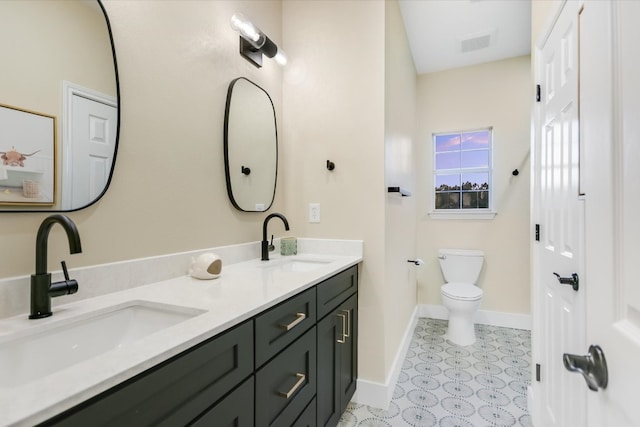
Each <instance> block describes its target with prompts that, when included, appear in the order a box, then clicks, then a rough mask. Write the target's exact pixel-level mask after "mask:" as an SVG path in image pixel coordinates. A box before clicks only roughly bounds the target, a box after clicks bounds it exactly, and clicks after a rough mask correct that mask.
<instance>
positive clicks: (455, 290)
mask: <svg viewBox="0 0 640 427" xmlns="http://www.w3.org/2000/svg"><path fill="white" fill-rule="evenodd" d="M442 294H443V295H445V296H447V297H449V298H451V299H455V300H459V301H476V300H479V299H481V298H482V289H480V288H479V287H477V286H476V285H472V284H469V283H446V284H444V285H442Z"/></svg>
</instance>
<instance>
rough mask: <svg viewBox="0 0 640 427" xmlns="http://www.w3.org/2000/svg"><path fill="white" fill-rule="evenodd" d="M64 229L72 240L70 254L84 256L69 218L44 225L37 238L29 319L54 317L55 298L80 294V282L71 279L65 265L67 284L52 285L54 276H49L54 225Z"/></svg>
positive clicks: (50, 218) (56, 217)
mask: <svg viewBox="0 0 640 427" xmlns="http://www.w3.org/2000/svg"><path fill="white" fill-rule="evenodd" d="M55 223H58V224H60V225H61V226H62V228H64V231H66V233H67V238H68V239H69V251H70V252H71V253H72V254H77V253H80V252H82V245H81V244H80V234H79V233H78V229H77V228H76V225H75V224H74V223H73V221H71V219H70V218H69V217H67V216H65V215H60V214H56V215H51V216H48V217H46V218H45V219H44V221H42V224H40V228H39V229H38V234H37V236H36V274H32V275H31V314H30V315H29V319H41V318H43V317H49V316H51V298H52V297H58V296H61V295H69V294H75V293H76V292H78V282H76V281H75V280H70V279H69V273H68V272H67V266H66V264H65V262H64V261H62V269H63V270H64V277H65V280H63V281H61V282H55V283H51V273H49V272H47V239H48V238H49V230H51V227H52V226H53V224H55Z"/></svg>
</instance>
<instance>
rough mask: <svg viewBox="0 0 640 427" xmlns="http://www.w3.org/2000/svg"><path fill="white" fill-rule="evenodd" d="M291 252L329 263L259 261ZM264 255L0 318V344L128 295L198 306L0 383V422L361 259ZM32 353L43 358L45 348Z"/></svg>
mask: <svg viewBox="0 0 640 427" xmlns="http://www.w3.org/2000/svg"><path fill="white" fill-rule="evenodd" d="M296 257H297V258H299V259H317V260H325V261H330V262H327V263H324V264H319V266H318V267H317V268H316V269H314V270H312V271H307V272H290V271H282V270H278V269H277V268H265V266H266V265H269V266H273V265H274V264H277V263H279V262H283V261H285V259H286V260H293V259H296ZM271 258H272V260H271V261H269V262H268V264H267V262H262V261H260V260H259V259H254V260H250V261H245V262H239V263H236V264H232V265H228V266H224V267H223V269H222V274H221V276H220V277H219V278H217V279H214V280H198V279H194V278H191V277H189V276H182V277H178V278H174V279H170V280H165V281H160V282H157V283H152V284H149V285H145V286H140V287H136V288H131V289H127V290H123V291H119V292H114V293H111V294H106V295H102V296H98V297H95V298H90V299H85V300H82V301H78V302H73V303H69V304H65V305H60V306H57V307H54V308H53V316H51V317H49V318H46V319H39V320H29V319H28V318H27V315H26V314H24V315H21V316H15V317H11V318H8V319H3V320H0V331H2V332H0V345H1V344H2V342H4V341H7V340H9V339H11V337H15V336H23V335H28V334H29V333H30V331H33V330H34V328H43V327H45V328H46V327H55V325H58V324H61V323H62V324H64V323H65V321H67V322H69V321H71V320H72V319H73V318H76V317H77V316H81V315H83V314H87V313H93V312H96V311H99V310H104V309H106V308H108V307H111V306H114V305H118V304H124V303H127V302H130V301H150V302H155V303H160V304H171V305H177V306H183V307H188V308H193V309H200V310H203V311H204V313H203V314H200V315H198V316H196V317H193V318H190V319H187V320H185V321H183V322H181V323H178V324H176V325H174V326H171V327H169V328H166V329H163V330H160V331H159V332H156V333H153V334H151V335H148V336H146V337H144V338H142V339H140V340H138V341H136V342H133V343H130V344H126V345H123V346H121V347H120V348H116V349H114V350H110V351H108V352H106V353H103V354H101V355H99V356H96V357H93V358H91V359H88V360H85V361H83V362H80V363H78V364H75V365H72V366H70V367H65V366H60V368H59V370H57V371H56V372H53V373H51V374H50V375H47V376H46V377H44V378H42V379H38V380H35V381H32V382H29V383H26V384H23V385H20V386H18V387H11V388H6V387H5V388H2V387H1V386H0V425H1V426H9V425H11V426H14V425H15V426H31V425H34V424H36V423H38V422H42V421H44V420H46V419H48V418H50V417H52V416H54V415H56V414H58V413H60V412H63V411H64V410H66V409H69V408H71V407H73V406H75V405H77V404H79V403H81V402H83V401H85V400H87V399H88V398H90V397H92V396H95V395H97V394H99V393H101V392H103V391H105V390H107V389H109V388H111V387H112V386H114V385H116V384H118V383H121V382H123V381H125V380H127V379H129V378H131V377H133V376H135V375H137V374H139V373H141V372H143V371H145V370H147V369H148V368H151V367H152V366H154V365H157V364H158V363H160V362H162V361H164V360H167V359H169V358H171V357H172V356H175V355H177V354H179V353H181V352H183V351H184V350H186V349H188V348H190V347H192V346H193V345H195V344H198V343H200V342H202V341H204V340H206V339H208V338H211V337H213V336H215V335H217V334H219V333H220V332H223V331H225V330H226V329H228V328H230V327H232V326H234V325H237V324H239V323H241V322H242V321H244V320H246V319H249V318H251V317H252V316H254V315H256V314H257V313H260V312H261V311H264V310H265V309H267V308H269V307H272V306H273V305H275V304H277V303H279V302H282V301H284V300H286V299H287V298H289V297H291V296H293V295H295V294H297V293H299V292H301V291H303V290H305V289H307V288H310V287H312V286H313V285H315V284H317V283H319V282H321V281H323V280H324V279H327V278H328V277H331V276H332V275H334V274H335V273H337V272H339V271H342V270H344V269H346V268H348V267H350V266H352V265H355V264H357V263H359V262H360V261H362V255H361V254H360V255H327V254H309V253H307V254H304V255H297V256H293V257H280V256H279V255H271ZM85 285H86V284H85ZM62 298H64V297H62ZM40 356H41V357H43V358H46V357H47V355H46V353H45V354H41V355H40ZM17 363H20V362H19V361H18V362H17ZM5 369H11V367H10V366H0V374H1V372H2V370H5Z"/></svg>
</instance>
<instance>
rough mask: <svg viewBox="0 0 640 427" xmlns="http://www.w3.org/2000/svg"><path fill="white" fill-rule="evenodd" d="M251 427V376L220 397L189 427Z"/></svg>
mask: <svg viewBox="0 0 640 427" xmlns="http://www.w3.org/2000/svg"><path fill="white" fill-rule="evenodd" d="M210 426H217V427H253V377H251V378H249V379H248V380H246V381H245V382H244V383H242V385H241V386H240V387H238V388H237V389H235V390H234V391H233V392H232V393H231V394H230V395H228V396H227V397H225V398H224V399H222V400H221V401H220V402H219V403H217V404H216V405H215V406H214V407H213V408H211V409H209V410H208V411H207V412H205V413H204V414H203V415H202V417H200V418H198V420H197V421H196V422H195V423H193V424H191V427H210Z"/></svg>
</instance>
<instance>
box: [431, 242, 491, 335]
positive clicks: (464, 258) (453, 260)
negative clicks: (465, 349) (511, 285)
mask: <svg viewBox="0 0 640 427" xmlns="http://www.w3.org/2000/svg"><path fill="white" fill-rule="evenodd" d="M438 259H439V260H440V268H441V269H442V275H443V276H444V281H445V282H446V283H445V284H444V285H442V288H441V289H442V304H443V305H444V306H445V307H446V308H447V310H449V328H448V330H447V339H448V340H449V341H451V342H453V343H454V344H457V345H462V346H465V345H471V344H473V343H474V342H475V341H476V333H475V328H474V325H473V317H474V315H475V314H476V311H477V310H478V308H479V307H480V302H481V301H482V289H480V288H479V287H478V286H476V282H477V280H478V276H479V275H480V271H481V270H482V263H483V262H484V252H482V251H478V250H465V249H440V250H438Z"/></svg>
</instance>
